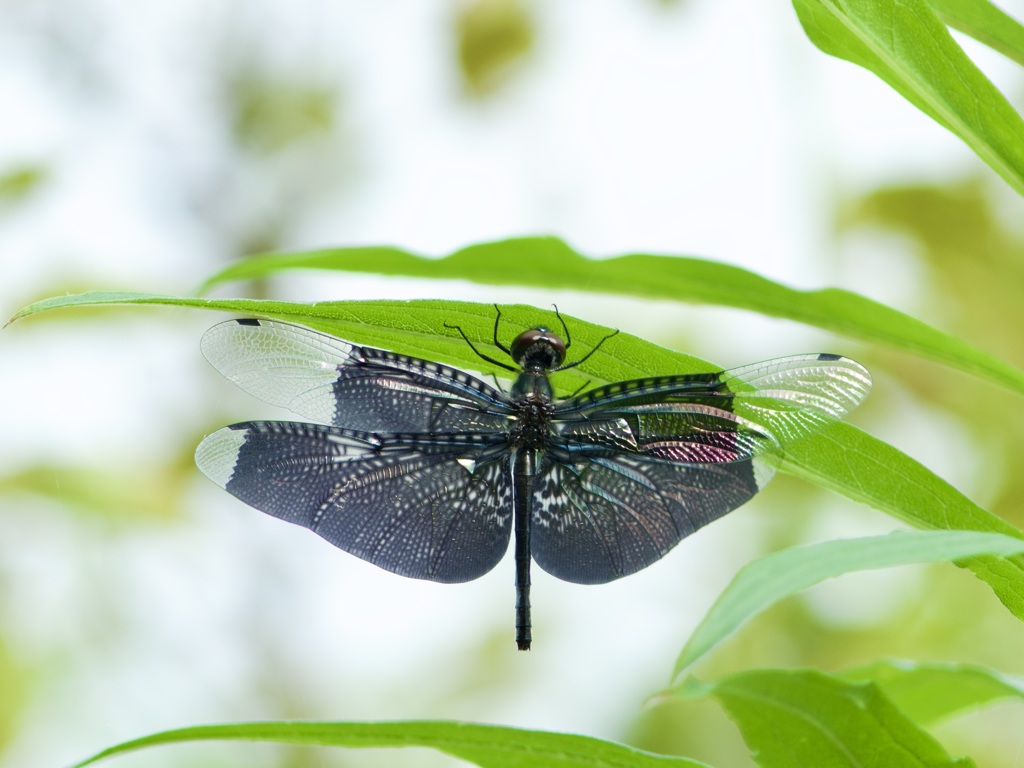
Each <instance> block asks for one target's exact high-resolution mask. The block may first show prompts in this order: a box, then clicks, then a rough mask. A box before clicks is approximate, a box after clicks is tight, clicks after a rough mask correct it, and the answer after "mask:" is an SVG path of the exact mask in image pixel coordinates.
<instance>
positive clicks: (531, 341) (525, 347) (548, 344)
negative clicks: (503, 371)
mask: <svg viewBox="0 0 1024 768" xmlns="http://www.w3.org/2000/svg"><path fill="white" fill-rule="evenodd" d="M511 352H512V359H513V360H514V361H515V363H516V365H518V366H521V367H522V368H524V369H526V370H528V371H531V370H533V371H535V370H544V371H550V370H554V369H555V368H557V367H558V366H560V365H561V364H562V362H563V361H564V360H565V342H564V341H562V339H561V337H560V336H558V334H556V333H552V332H551V330H550V329H548V328H545V327H544V326H540V327H537V328H531V329H530V330H528V331H523V332H522V333H520V334H519V335H518V336H516V337H515V339H514V340H513V341H512V347H511Z"/></svg>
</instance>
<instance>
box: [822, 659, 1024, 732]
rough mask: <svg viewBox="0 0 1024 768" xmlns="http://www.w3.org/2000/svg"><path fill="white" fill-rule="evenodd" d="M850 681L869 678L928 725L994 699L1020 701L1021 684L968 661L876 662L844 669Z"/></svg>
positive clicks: (912, 716)
mask: <svg viewBox="0 0 1024 768" xmlns="http://www.w3.org/2000/svg"><path fill="white" fill-rule="evenodd" d="M841 677H842V678H843V679H844V680H848V681H850V682H866V681H870V682H872V683H874V684H875V685H877V686H878V687H879V688H881V689H882V692H883V693H885V695H886V696H888V697H889V699H891V700H892V702H893V703H894V704H895V705H896V706H897V707H899V708H900V710H901V711H902V712H904V713H905V714H906V715H907V716H908V717H909V718H910V719H911V720H913V721H914V722H916V723H918V724H920V725H923V726H929V725H933V724H935V723H938V722H940V721H942V720H945V719H946V718H949V717H953V716H955V715H959V714H962V713H964V712H966V711H970V710H973V709H977V708H978V707H981V706H984V705H985V704H989V703H991V702H993V701H996V700H998V699H1004V698H1010V697H1012V698H1017V699H1022V700H1024V685H1022V684H1021V683H1020V682H1019V681H1016V680H1011V679H1010V678H1007V677H1005V676H1004V675H1001V674H999V673H998V672H996V671H994V670H991V669H987V668H985V667H979V666H975V665H972V664H940V663H922V662H915V661H895V660H883V661H876V662H874V663H873V664H869V665H868V666H865V667H859V668H857V669H852V670H848V671H846V672H844V673H843V674H842V675H841Z"/></svg>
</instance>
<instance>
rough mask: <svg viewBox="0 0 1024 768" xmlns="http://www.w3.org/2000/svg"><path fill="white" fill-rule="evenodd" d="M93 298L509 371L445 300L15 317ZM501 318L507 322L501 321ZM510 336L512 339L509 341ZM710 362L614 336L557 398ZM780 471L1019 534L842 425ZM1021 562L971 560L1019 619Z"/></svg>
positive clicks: (579, 324)
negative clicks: (294, 329) (303, 330)
mask: <svg viewBox="0 0 1024 768" xmlns="http://www.w3.org/2000/svg"><path fill="white" fill-rule="evenodd" d="M96 304H162V305H170V306H187V307H199V308H203V309H217V310H224V311H229V312H236V313H242V314H249V315H256V316H259V317H267V318H273V319H278V320H284V321H289V322H296V323H301V324H303V325H307V326H309V327H310V328H314V329H316V330H320V331H323V332H325V333H330V334H334V335H337V336H340V337H341V338H344V339H350V340H352V341H355V342H358V343H365V344H372V345H375V346H379V347H383V348H385V349H392V350H394V351H396V352H401V353H405V354H411V355H417V356H420V357H426V358H430V359H435V360H438V361H440V362H445V363H449V364H451V365H455V366H458V367H462V368H467V369H469V370H477V371H481V372H483V373H485V374H489V373H493V374H495V375H499V376H507V375H508V374H507V372H506V371H504V370H502V369H500V368H498V367H497V366H493V365H490V364H488V363H486V362H484V361H483V360H481V359H480V358H478V357H477V356H476V355H474V354H473V352H472V350H470V349H469V348H468V345H467V344H466V343H465V341H463V340H462V338H461V337H460V336H459V334H458V332H457V331H456V330H454V329H453V328H450V327H445V323H446V322H448V323H452V322H454V323H456V324H458V325H459V326H460V327H462V329H463V330H464V331H465V333H466V335H467V336H468V337H469V338H470V339H471V340H472V341H473V343H474V344H476V345H477V346H478V347H479V348H481V349H482V350H483V351H485V352H487V353H490V354H492V355H494V356H496V357H500V355H501V353H500V351H499V350H497V349H496V348H495V347H494V346H493V345H492V341H491V340H492V336H493V328H494V316H495V312H494V307H492V306H490V305H486V304H473V303H469V302H446V301H348V302H320V303H317V304H294V303H289V302H278V301H259V300H253V299H193V298H175V297H172V296H161V295H155V294H135V293H112V292H102V291H97V292H93V293H86V294H79V295H77V296H61V297H56V298H53V299H46V300H44V301H41V302H37V303H36V304H33V305H31V306H29V307H26V308H25V309H23V310H22V311H21V312H19V313H18V314H17V315H15V318H14V319H18V318H20V317H25V316H28V315H31V314H34V313H37V312H42V311H48V310H53V309H57V308H65V307H85V306H91V305H96ZM501 312H502V323H503V325H502V326H501V327H502V328H511V329H513V330H515V329H521V328H528V327H530V326H532V325H536V324H538V323H545V324H548V325H550V326H552V327H558V326H557V323H558V322H559V321H558V319H557V317H556V316H555V315H554V313H553V312H551V311H549V310H540V309H536V308H534V307H527V306H521V305H514V306H503V307H501ZM565 320H566V322H567V323H568V324H569V326H570V328H571V330H572V338H573V339H574V340H575V341H576V343H578V344H579V345H581V347H582V348H583V349H591V348H593V347H594V346H595V345H596V344H597V343H598V342H599V341H600V340H601V339H602V338H604V337H605V336H607V334H608V333H609V329H607V328H602V327H601V326H598V325H594V324H591V323H586V322H584V321H582V320H578V319H576V318H572V317H569V316H566V317H565ZM504 323H507V325H504ZM505 338H506V341H507V340H508V339H507V337H505ZM715 369H716V366H714V365H711V364H709V363H707V362H704V361H702V360H699V359H697V358H694V357H690V356H688V355H683V354H681V353H678V352H672V351H671V350H668V349H665V348H664V347H659V346H658V345H656V344H652V343H650V342H647V341H644V340H643V339H638V338H636V337H635V336H630V335H629V334H625V333H620V334H618V335H617V336H615V337H613V338H610V339H608V341H607V343H605V344H604V345H602V347H601V349H600V350H599V351H598V353H597V354H595V355H593V356H592V357H590V358H589V359H588V360H587V361H586V362H585V363H584V364H583V365H580V366H579V367H577V368H573V369H571V370H568V371H564V372H561V373H559V374H557V375H556V376H555V380H554V383H555V385H556V390H557V391H558V392H559V393H561V394H567V393H568V392H572V391H575V390H576V389H577V388H578V387H580V386H582V385H586V384H587V383H588V382H589V383H590V384H593V385H595V386H596V385H599V384H604V383H608V382H611V381H622V380H627V379H632V378H636V377H639V376H659V375H669V374H673V373H692V372H697V371H702V370H703V371H708V370H715ZM780 468H781V469H782V471H784V472H789V473H791V474H795V475H797V476H800V477H804V478H806V479H808V480H810V481H811V482H814V483H817V484H819V485H823V486H825V487H826V488H830V489H832V490H834V491H836V492H837V493H841V494H843V495H845V496H847V497H849V498H852V499H854V500H855V501H860V502H863V503H866V504H870V505H872V506H874V507H876V508H877V509H880V510H882V511H884V512H888V513H889V514H892V515H894V516H895V517H898V518H899V519H901V520H905V521H906V522H908V523H910V524H911V525H914V526H916V527H919V528H939V529H961V530H977V531H987V532H996V533H1004V534H1007V535H1009V536H1024V533H1021V532H1020V531H1018V530H1017V529H1016V528H1014V527H1013V526H1012V525H1010V524H1009V523H1007V522H1005V521H1003V520H1001V519H999V518H998V517H995V516H994V515H992V514H990V513H989V512H986V511H985V510H984V509H982V508H980V507H978V506H977V505H975V504H973V503H972V502H971V501H970V500H969V499H967V498H966V497H965V496H964V495H963V494H961V493H960V492H959V491H957V490H956V489H955V488H953V487H952V486H950V485H949V484H948V483H946V482H945V481H944V480H942V479H941V478H939V477H937V476H936V475H934V474H933V473H932V472H930V471H929V470H927V469H925V468H924V467H923V466H921V465H920V464H919V463H918V462H916V461H914V460H913V459H911V458H910V457H909V456H906V455H905V454H903V453H901V452H900V451H898V450H896V449H895V448H893V447H892V446H889V445H886V444H885V443H883V442H881V441H880V440H877V439H875V438H873V437H871V436H870V435H867V434H865V433H863V432H861V431H860V430H858V429H856V428H854V427H851V426H850V425H848V424H841V423H840V424H833V425H832V426H831V427H829V428H828V429H826V430H824V431H823V432H821V433H819V434H817V435H814V436H813V437H810V438H807V439H805V440H801V441H799V442H798V443H795V444H793V445H791V446H789V447H788V448H787V453H786V455H785V456H784V457H783V458H782V460H781V464H780ZM1022 563H1024V560H1022V559H1021V558H1015V559H1014V560H1006V559H1001V558H995V557H986V558H975V559H973V560H971V562H970V565H971V568H972V570H974V572H975V574H977V575H978V577H979V578H981V579H983V580H985V581H986V582H987V583H988V584H989V585H990V586H991V587H992V589H993V590H994V591H995V592H996V594H997V595H998V596H999V598H1000V599H1001V600H1002V601H1003V603H1004V604H1005V605H1006V606H1007V607H1008V608H1009V609H1010V610H1011V611H1012V612H1013V613H1014V615H1016V616H1017V617H1018V618H1021V619H1024V565H1022Z"/></svg>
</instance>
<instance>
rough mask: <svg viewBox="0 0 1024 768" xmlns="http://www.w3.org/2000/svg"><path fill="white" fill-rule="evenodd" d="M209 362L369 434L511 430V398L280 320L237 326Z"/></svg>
mask: <svg viewBox="0 0 1024 768" xmlns="http://www.w3.org/2000/svg"><path fill="white" fill-rule="evenodd" d="M201 347H202V350H203V354H204V355H205V356H206V358H207V360H209V361H210V363H211V364H212V365H213V366H214V367H215V368H216V369H217V370H218V371H220V372H221V373H222V374H224V376H226V377H227V378H228V379H230V380H231V381H233V382H234V383H235V384H237V385H238V386H239V387H241V388H242V389H244V390H245V391H246V392H248V393H249V394H251V395H254V396H256V397H258V398H260V399H261V400H265V401H266V402H268V403H271V404H273V405H279V406H282V407H284V408H288V409H289V410H291V411H293V412H294V413H297V414H300V415H301V416H305V417H306V418H310V419H313V420H315V421H320V422H325V423H328V424H333V425H334V426H336V427H344V428H347V429H355V430H363V431H368V432H433V433H443V432H482V431H495V430H503V429H506V428H507V426H508V420H509V413H510V408H509V405H508V398H507V397H505V395H504V394H503V393H502V392H500V391H499V390H497V389H495V388H494V387H492V386H490V385H489V384H486V383H485V382H483V381H481V380H480V379H477V378H475V377H473V376H470V375H469V374H467V373H465V372H463V371H460V370H458V369H456V368H451V367H449V366H446V365H441V364H440V363H433V362H430V361H428V360H420V359H419V358H415V357H407V356H405V355H399V354H396V353H394V352H388V351H386V350H382V349H374V348H372V347H362V346H358V345H356V344H351V343H349V342H347V341H342V340H340V339H336V338H334V337H333V336H328V335H325V334H322V333H317V332H315V331H311V330H309V329H308V328H303V327H301V326H297V325H290V324H288V323H278V322H274V321H272V320H229V321H228V322H225V323H220V324H218V325H215V326H213V327H212V328H211V329H210V330H208V331H207V332H206V334H205V335H204V336H203V340H202V343H201Z"/></svg>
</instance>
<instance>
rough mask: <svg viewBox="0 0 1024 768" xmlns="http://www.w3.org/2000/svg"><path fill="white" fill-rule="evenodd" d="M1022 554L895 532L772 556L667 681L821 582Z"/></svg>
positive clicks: (1016, 549) (744, 580) (997, 540)
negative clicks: (871, 572)
mask: <svg viewBox="0 0 1024 768" xmlns="http://www.w3.org/2000/svg"><path fill="white" fill-rule="evenodd" d="M1022 552H1024V540H1022V539H1019V538H1014V537H1011V536H1003V535H1001V534H998V533H975V532H973V531H912V532H907V531H897V532H895V533H890V534H888V535H885V536H870V537H867V538H860V539H838V540H836V541H826V542H822V543H820V544H812V545H809V546H803V547H792V548H790V549H784V550H782V551H781V552H775V553H773V554H770V555H767V556H766V557H762V558H760V559H759V560H755V561H754V562H752V563H750V564H748V565H746V566H744V567H743V568H742V569H741V570H740V571H739V573H737V574H736V576H735V578H733V580H732V582H730V584H729V586H728V587H726V589H725V591H724V592H723V593H722V594H721V595H720V596H719V597H718V600H717V601H715V604H714V605H713V606H711V610H710V611H708V613H707V615H706V616H705V617H704V619H703V620H702V621H701V623H700V624H699V625H698V626H697V628H696V629H695V630H694V632H693V634H692V635H691V636H690V640H689V642H687V644H686V647H684V648H683V651H682V653H681V654H680V655H679V658H678V659H677V660H676V666H675V669H674V670H673V672H672V677H673V679H674V680H678V679H679V677H680V675H683V674H685V673H686V672H687V671H688V670H689V669H690V668H691V667H692V666H693V665H694V664H696V663H697V662H698V661H699V660H700V659H702V658H703V657H704V656H706V655H707V654H708V653H710V652H711V651H712V650H714V649H715V648H716V647H718V646H719V645H720V644H721V643H723V642H724V641H725V640H726V639H727V638H728V637H730V636H731V635H732V634H733V633H735V632H736V631H737V630H739V628H740V627H742V626H743V625H744V624H746V623H747V622H748V621H749V620H750V619H752V618H753V617H754V616H756V615H757V614H758V613H760V612H761V611H763V610H765V609H766V608H768V607H769V606H771V605H773V604H774V603H776V602H778V601H779V600H782V599H783V598H786V597H789V596H790V595H794V594H796V593H797V592H799V591H801V590H804V589H807V588H808V587H810V586H813V585H815V584H818V583H820V582H822V581H824V580H825V579H831V578H834V577H836V576H842V575H843V574H845V573H852V572H854V571H864V570H870V569H873V568H889V567H891V566H896V565H908V564H910V563H927V562H934V561H949V560H960V559H963V558H965V557H971V556H975V555H986V554H988V555H992V554H998V555H1014V554H1020V553H1022Z"/></svg>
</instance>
